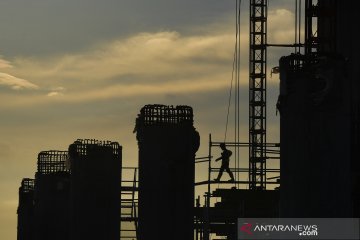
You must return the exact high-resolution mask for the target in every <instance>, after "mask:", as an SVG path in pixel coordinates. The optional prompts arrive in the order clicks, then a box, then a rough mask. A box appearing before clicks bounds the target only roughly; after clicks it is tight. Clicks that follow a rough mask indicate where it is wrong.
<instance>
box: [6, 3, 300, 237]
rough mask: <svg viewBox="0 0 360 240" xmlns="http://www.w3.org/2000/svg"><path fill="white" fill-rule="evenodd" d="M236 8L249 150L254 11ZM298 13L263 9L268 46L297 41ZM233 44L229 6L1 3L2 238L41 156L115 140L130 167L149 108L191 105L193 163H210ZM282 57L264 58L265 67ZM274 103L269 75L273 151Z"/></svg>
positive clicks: (274, 6) (221, 122)
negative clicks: (197, 138) (197, 140)
mask: <svg viewBox="0 0 360 240" xmlns="http://www.w3.org/2000/svg"><path fill="white" fill-rule="evenodd" d="M242 2H243V3H242V9H243V11H242V23H241V53H242V58H241V69H242V71H241V92H240V95H241V109H240V111H241V112H243V114H242V121H241V126H242V129H241V133H242V139H243V141H248V130H247V129H248V81H249V80H248V45H249V41H248V38H249V37H248V26H249V22H248V16H249V15H248V9H249V6H248V1H247V0H244V1H242ZM293 5H294V3H293V1H285V0H274V1H270V7H269V22H268V29H269V30H268V31H269V33H268V38H269V39H268V42H269V43H293V39H294V13H293V12H294V6H293ZM234 43H235V0H151V1H149V0H103V1H98V0H71V1H70V0H62V1H59V0H1V1H0V94H1V95H0V96H1V101H0V114H1V118H0V134H1V139H0V239H2V240H15V239H16V225H17V220H16V217H17V215H16V209H17V204H18V188H19V185H20V182H21V179H22V178H24V177H34V173H35V171H36V160H37V154H38V153H39V152H40V151H43V150H67V148H68V146H69V144H71V143H72V142H73V141H75V140H76V139H77V138H93V139H99V140H112V141H118V142H119V143H120V144H121V145H122V146H123V159H124V165H126V166H136V164H137V142H136V138H135V135H134V134H133V133H132V130H133V128H134V123H135V118H136V116H137V114H138V112H139V110H140V108H141V107H142V106H144V105H145V104H153V103H158V104H167V105H178V104H181V105H190V106H192V107H193V109H194V114H195V127H196V128H197V130H198V131H199V132H200V135H201V138H202V139H201V147H200V150H199V152H198V154H197V155H198V156H200V157H201V156H205V155H206V154H207V150H208V149H207V142H208V134H209V133H212V135H213V138H214V139H215V140H218V141H222V140H223V138H224V131H225V120H226V110H227V101H228V93H229V88H230V81H231V72H232V60H233V52H234ZM288 52H289V50H283V49H269V51H268V60H269V63H268V70H269V71H270V69H271V68H272V67H275V66H277V64H278V59H279V57H280V56H282V55H285V54H288ZM277 95H278V76H277V75H275V76H273V77H272V78H270V74H268V141H271V142H274V141H279V140H278V139H279V128H278V121H279V118H278V116H275V103H276V98H277ZM230 119H233V117H231V116H230ZM232 124H233V123H232V121H230V133H231V132H232V129H233V128H232ZM231 138H232V136H231V134H230V136H229V140H231ZM246 155H247V150H246V151H245V152H244V156H246ZM246 162H247V159H244V163H246ZM197 173H198V179H201V177H202V176H203V171H202V170H201V169H200V170H199V169H198V172H197Z"/></svg>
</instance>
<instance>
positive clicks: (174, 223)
mask: <svg viewBox="0 0 360 240" xmlns="http://www.w3.org/2000/svg"><path fill="white" fill-rule="evenodd" d="M135 131H136V132H137V140H138V146H139V209H138V233H139V235H138V237H139V239H140V240H148V239H160V240H161V239H164V240H165V239H169V236H170V238H171V239H174V240H177V239H181V240H185V239H187V240H190V239H193V227H194V225H193V222H194V171H195V170H194V164H195V153H196V151H197V150H198V147H199V141H200V137H199V134H198V132H197V131H196V130H195V128H194V126H193V110H192V108H191V107H189V106H176V107H174V106H165V105H158V104H156V105H146V106H144V107H143V108H142V109H141V110H140V114H139V115H138V118H137V119H136V126H135Z"/></svg>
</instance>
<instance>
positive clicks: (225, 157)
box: [214, 143, 235, 182]
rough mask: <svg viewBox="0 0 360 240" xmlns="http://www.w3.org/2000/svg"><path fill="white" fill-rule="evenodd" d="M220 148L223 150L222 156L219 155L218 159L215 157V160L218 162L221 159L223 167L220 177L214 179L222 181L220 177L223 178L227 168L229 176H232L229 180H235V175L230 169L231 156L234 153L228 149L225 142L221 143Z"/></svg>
mask: <svg viewBox="0 0 360 240" xmlns="http://www.w3.org/2000/svg"><path fill="white" fill-rule="evenodd" d="M220 148H221V150H222V153H221V157H218V158H217V159H215V161H216V162H217V161H219V160H222V161H221V168H220V172H219V175H218V177H217V178H215V179H214V180H215V181H217V182H218V181H220V178H221V176H222V174H223V172H224V170H226V172H227V173H228V174H229V176H230V178H231V179H230V180H229V181H231V182H234V181H235V179H234V175H233V173H232V172H231V171H230V168H229V162H230V156H231V155H232V152H231V151H230V150H228V149H226V145H225V143H220Z"/></svg>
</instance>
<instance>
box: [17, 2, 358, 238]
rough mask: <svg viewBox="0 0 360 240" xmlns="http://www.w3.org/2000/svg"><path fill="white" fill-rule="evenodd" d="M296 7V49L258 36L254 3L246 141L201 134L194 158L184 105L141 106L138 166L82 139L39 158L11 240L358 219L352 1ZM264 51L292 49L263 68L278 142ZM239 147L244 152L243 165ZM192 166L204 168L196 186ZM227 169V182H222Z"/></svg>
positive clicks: (260, 23) (261, 10)
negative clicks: (275, 88)
mask: <svg viewBox="0 0 360 240" xmlns="http://www.w3.org/2000/svg"><path fill="white" fill-rule="evenodd" d="M296 4H298V1H296ZM301 4H302V3H301V1H299V5H296V7H297V8H296V12H295V13H296V14H295V17H296V20H297V21H296V23H297V25H296V27H295V42H294V44H283V43H280V44H278V43H268V42H267V39H266V36H267V35H266V34H267V27H266V26H267V25H266V24H267V11H268V1H267V0H250V56H249V58H250V59H249V65H250V68H249V79H250V82H249V84H250V85H249V142H240V141H239V138H238V137H239V136H238V135H236V136H235V141H223V140H222V141H213V139H212V136H211V135H209V145H208V146H207V147H208V155H207V156H204V157H200V156H196V153H197V151H198V149H199V147H200V135H199V133H198V131H197V130H196V128H195V126H196V124H195V123H194V113H193V109H192V107H190V106H185V105H180V106H169V105H162V104H149V105H145V106H144V107H142V108H141V109H140V112H139V114H138V115H137V118H136V120H135V127H134V130H133V132H134V133H135V135H136V139H137V143H138V166H135V167H128V166H123V165H122V151H123V149H122V147H121V145H120V144H119V143H117V142H112V141H99V140H94V139H78V140H76V141H74V142H73V143H72V144H70V145H69V148H68V151H57V150H56V151H55V150H50V151H41V152H40V153H39V155H38V161H37V172H36V173H35V178H34V179H30V178H24V179H23V180H22V181H21V186H20V188H19V206H18V211H17V214H18V229H17V231H18V240H50V239H51V240H57V239H59V240H60V239H61V240H67V239H68V240H75V239H76V240H79V239H86V240H95V239H96V240H98V239H103V240H118V239H138V240H153V239H158V240H168V239H173V240H180V239H181V240H194V239H196V240H209V239H220V238H221V239H228V240H235V239H238V226H237V221H238V219H239V218H359V217H360V210H359V206H360V202H359V200H360V196H359V192H360V187H359V186H360V185H359V179H360V166H359V159H360V156H359V149H360V127H359V119H360V98H359V96H360V84H359V83H360V79H359V76H360V72H359V66H360V63H359V56H360V51H359V47H358V44H359V43H358V41H357V37H355V36H356V35H355V34H356V33H355V32H356V31H354V24H355V23H356V22H357V21H356V20H355V16H357V14H358V13H357V8H355V7H353V5H356V2H355V1H337V0H318V1H312V0H304V2H303V5H301ZM237 8H238V11H240V10H241V7H240V5H238V6H237ZM301 9H303V10H305V11H304V12H301ZM241 11H242V10H241ZM301 16H303V17H301ZM302 22H303V23H304V25H303V28H304V32H302V27H301V23H302ZM301 34H303V35H302V36H301ZM237 37H238V36H237ZM269 47H284V48H290V49H294V52H293V53H291V54H289V55H287V56H281V57H280V58H279V66H278V67H275V68H274V69H273V71H271V72H272V74H274V75H275V74H279V79H280V84H279V86H280V89H279V97H278V102H277V103H272V104H273V106H274V109H275V107H276V109H277V111H278V113H280V114H279V115H278V117H279V121H280V142H274V143H270V142H267V140H266V134H269V132H268V131H267V126H266V104H267V103H266V74H267V70H266V63H267V61H266V58H267V55H266V54H267V53H266V49H267V48H269ZM235 56H237V54H235ZM237 57H239V56H237ZM235 62H236V61H235ZM234 71H237V69H235V70H234ZM237 84H239V82H237ZM237 86H238V85H237ZM234 91H236V88H235V90H234ZM237 94H238V93H237ZM235 96H237V95H235ZM210 100H211V99H210ZM235 101H238V100H235ZM237 104H239V103H238V102H237ZM237 106H239V105H237ZM236 111H237V113H236V114H237V117H238V118H239V117H240V111H239V110H236ZM235 122H236V121H235ZM238 127H239V126H237V129H238ZM129 131H131V130H130V129H129ZM235 132H236V131H235ZM237 132H239V131H238V130H237ZM134 137H135V136H134ZM202 137H204V136H202ZM219 147H220V148H221V150H222V153H221V156H220V157H219V158H217V159H213V155H215V154H214V148H215V151H218V150H219ZM239 149H245V150H246V151H247V152H248V153H249V159H248V161H249V162H248V167H243V166H242V165H241V164H240V154H239V152H240V150H239ZM217 156H218V155H217ZM216 160H218V161H220V160H221V162H222V163H221V167H220V168H219V167H214V164H215V161H216ZM269 161H277V162H278V163H279V165H280V169H279V168H276V167H270V166H272V165H270V164H268V165H267V163H268V162H269ZM199 164H201V165H202V166H205V168H206V169H207V170H208V172H207V173H206V179H205V180H204V181H200V182H196V181H195V179H196V178H195V176H196V174H197V172H196V167H197V166H198V165H199ZM216 166H217V165H216ZM230 166H231V167H230ZM232 166H235V167H232ZM223 171H226V172H227V173H228V174H229V177H230V181H228V180H226V179H225V181H224V180H221V177H222V173H223ZM215 177H216V178H215ZM214 178H215V180H214ZM201 186H202V187H203V188H205V189H206V190H205V191H204V192H201V193H199V192H198V191H196V187H201ZM195 193H196V194H199V195H198V196H195ZM245 230H246V229H245Z"/></svg>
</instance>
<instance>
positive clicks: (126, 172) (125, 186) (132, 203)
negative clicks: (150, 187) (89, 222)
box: [120, 167, 139, 239]
mask: <svg viewBox="0 0 360 240" xmlns="http://www.w3.org/2000/svg"><path fill="white" fill-rule="evenodd" d="M122 176H123V179H122V181H121V217H120V221H121V225H120V226H121V228H120V239H138V215H137V211H138V184H139V176H138V168H136V167H123V168H122ZM127 176H128V177H129V178H126V177H127Z"/></svg>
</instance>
